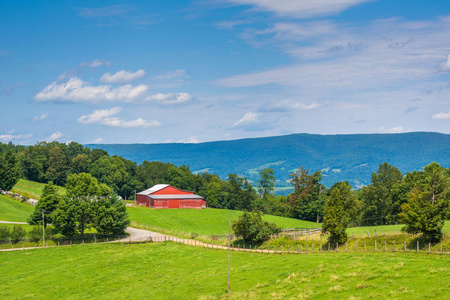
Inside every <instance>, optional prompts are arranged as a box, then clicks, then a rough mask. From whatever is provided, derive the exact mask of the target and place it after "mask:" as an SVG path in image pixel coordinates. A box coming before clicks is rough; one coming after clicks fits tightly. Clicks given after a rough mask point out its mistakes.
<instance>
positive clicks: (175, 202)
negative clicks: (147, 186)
mask: <svg viewBox="0 0 450 300" xmlns="http://www.w3.org/2000/svg"><path fill="white" fill-rule="evenodd" d="M169 208H180V200H176V199H169Z"/></svg>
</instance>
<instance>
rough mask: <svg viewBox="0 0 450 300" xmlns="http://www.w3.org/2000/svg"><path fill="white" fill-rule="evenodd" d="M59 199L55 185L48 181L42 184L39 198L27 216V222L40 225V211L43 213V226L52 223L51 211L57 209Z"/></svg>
mask: <svg viewBox="0 0 450 300" xmlns="http://www.w3.org/2000/svg"><path fill="white" fill-rule="evenodd" d="M59 201H60V197H59V195H58V189H57V186H56V185H54V184H53V183H52V182H49V183H48V184H46V185H45V186H44V190H43V191H42V196H41V198H40V200H39V201H38V203H37V205H36V206H35V208H34V211H33V213H32V214H31V215H30V217H28V221H27V222H28V224H30V225H42V213H44V227H46V226H47V224H50V223H52V222H53V221H52V213H53V212H54V211H55V210H56V209H57V207H58V204H59Z"/></svg>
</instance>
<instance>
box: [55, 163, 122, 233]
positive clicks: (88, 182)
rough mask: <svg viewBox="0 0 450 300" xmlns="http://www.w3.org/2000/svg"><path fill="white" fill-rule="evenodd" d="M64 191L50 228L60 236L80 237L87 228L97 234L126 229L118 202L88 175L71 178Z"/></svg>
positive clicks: (73, 175)
mask: <svg viewBox="0 0 450 300" xmlns="http://www.w3.org/2000/svg"><path fill="white" fill-rule="evenodd" d="M100 159H102V158H100ZM66 190H67V192H66V196H65V198H64V200H63V201H61V203H60V204H59V206H58V209H57V210H55V212H54V213H53V214H52V218H53V225H54V227H55V228H56V229H57V230H58V231H59V232H61V233H62V234H64V235H67V236H72V235H74V234H77V233H80V234H81V235H84V232H85V231H86V229H89V228H91V227H94V228H96V229H97V231H98V232H101V233H106V234H109V233H121V232H123V230H124V229H125V228H126V227H127V226H128V225H129V222H130V221H129V220H128V214H127V212H126V208H125V205H124V204H123V203H122V201H120V200H118V198H117V196H113V195H112V194H111V190H110V189H109V188H108V186H106V185H105V184H102V183H100V184H99V183H98V182H97V179H95V178H93V177H92V176H91V175H90V174H87V173H80V174H72V175H71V176H69V178H68V179H67V184H66Z"/></svg>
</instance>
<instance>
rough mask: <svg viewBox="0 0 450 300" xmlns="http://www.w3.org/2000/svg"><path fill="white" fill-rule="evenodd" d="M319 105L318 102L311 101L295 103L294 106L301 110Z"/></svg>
mask: <svg viewBox="0 0 450 300" xmlns="http://www.w3.org/2000/svg"><path fill="white" fill-rule="evenodd" d="M319 106H320V104H319V103H311V104H303V103H295V105H294V107H295V108H300V109H301V110H311V109H315V108H318V107H319Z"/></svg>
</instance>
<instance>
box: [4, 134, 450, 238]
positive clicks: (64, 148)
mask: <svg viewBox="0 0 450 300" xmlns="http://www.w3.org/2000/svg"><path fill="white" fill-rule="evenodd" d="M0 155H1V157H0V175H2V176H0V188H2V189H4V188H3V187H5V186H6V187H7V186H8V185H11V183H12V182H13V181H14V180H11V179H10V178H11V177H14V176H22V177H23V178H25V179H29V180H33V181H37V182H44V183H46V182H49V181H51V182H53V183H55V184H57V185H61V186H66V187H67V183H68V179H69V178H70V177H71V176H72V175H73V174H83V173H86V174H90V175H91V176H92V178H95V179H96V180H97V181H98V183H99V184H104V185H105V186H107V187H108V188H110V190H111V192H112V193H115V194H117V195H120V196H122V197H123V198H128V199H130V198H131V199H132V198H133V197H134V191H135V190H137V191H141V190H144V189H147V188H150V187H152V186H153V185H155V184H160V183H166V184H171V185H173V186H175V187H177V188H180V189H184V190H190V191H194V192H195V193H197V194H199V195H201V196H203V197H204V198H205V200H206V203H207V206H209V207H215V208H224V209H236V210H244V211H255V212H263V213H265V214H272V215H278V216H283V217H291V218H297V219H301V220H306V221H312V222H318V223H319V222H322V223H323V226H324V229H325V230H326V231H327V232H331V231H333V230H337V231H338V232H340V233H341V234H342V236H341V237H338V240H343V239H345V235H344V233H343V231H342V228H344V227H345V228H346V227H347V226H361V225H363V226H372V225H388V224H400V223H404V224H407V226H406V227H405V230H406V231H408V232H410V233H419V232H422V233H423V234H424V235H425V236H427V237H428V238H429V239H430V240H437V239H439V236H440V234H441V231H442V226H443V224H444V220H445V219H447V218H448V217H449V209H448V208H449V188H450V169H446V168H443V167H441V166H440V165H439V164H437V163H431V164H429V165H427V166H425V167H424V169H423V170H421V171H414V172H408V173H407V174H406V175H403V174H402V173H401V172H400V170H398V169H397V168H396V167H395V166H392V165H390V164H388V163H386V162H385V163H383V164H380V165H379V168H378V170H377V172H375V173H373V174H372V178H371V183H370V184H369V185H367V186H365V187H363V188H362V189H360V190H358V191H355V190H354V189H353V188H352V187H351V186H350V184H349V183H348V182H337V183H335V184H334V185H333V186H331V187H329V188H327V187H325V186H324V185H323V184H322V183H321V181H322V179H323V176H322V173H321V172H320V171H316V172H311V173H310V171H309V170H306V169H305V168H303V167H302V168H300V169H298V170H296V171H295V172H293V173H292V174H291V175H290V183H291V185H292V186H293V187H294V191H293V192H292V193H291V194H289V195H287V196H275V195H274V193H273V192H274V189H275V176H274V172H273V170H272V169H271V168H265V169H262V170H260V172H259V180H258V181H257V182H255V183H254V184H255V185H256V187H255V188H253V186H252V183H251V182H250V181H248V180H247V179H246V178H245V177H240V176H238V175H236V174H229V176H228V178H227V179H226V180H221V179H220V178H219V177H218V176H217V175H213V174H209V173H201V174H194V173H192V172H191V170H190V169H189V167H188V166H184V165H183V166H181V167H177V166H175V165H173V164H170V163H162V162H155V161H154V162H149V161H144V162H142V163H141V164H139V165H138V164H136V163H135V162H132V161H130V160H127V159H125V158H123V157H120V156H110V155H109V154H108V153H107V152H106V151H104V150H101V149H93V150H91V149H89V148H88V147H84V146H83V145H80V144H78V143H75V142H71V143H69V144H63V143H59V142H51V143H47V142H40V143H37V144H36V145H34V146H28V147H24V146H20V145H17V146H16V145H13V144H12V143H9V144H2V143H0ZM5 166H8V167H5ZM14 166H15V167H14ZM5 170H6V171H5ZM1 172H10V174H4V173H1ZM2 178H8V180H6V179H5V180H2ZM2 181H7V182H6V184H5V183H2ZM333 226H336V227H338V229H336V228H332V227H333ZM339 228H340V229H339Z"/></svg>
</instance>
